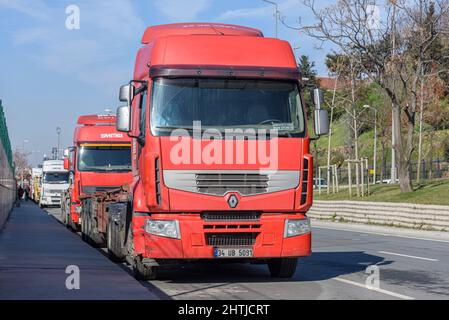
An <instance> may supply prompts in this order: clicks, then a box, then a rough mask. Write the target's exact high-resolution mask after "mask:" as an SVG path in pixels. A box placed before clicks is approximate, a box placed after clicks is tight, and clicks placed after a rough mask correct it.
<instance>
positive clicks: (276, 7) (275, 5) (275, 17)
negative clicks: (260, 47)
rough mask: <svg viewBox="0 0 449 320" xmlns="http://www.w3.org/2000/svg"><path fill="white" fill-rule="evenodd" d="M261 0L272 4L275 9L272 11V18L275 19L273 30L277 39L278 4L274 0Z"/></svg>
mask: <svg viewBox="0 0 449 320" xmlns="http://www.w3.org/2000/svg"><path fill="white" fill-rule="evenodd" d="M262 1H263V2H266V3H269V4H272V5H274V8H275V10H276V11H275V13H274V19H275V29H274V30H275V32H274V34H275V38H276V39H277V37H278V17H279V10H278V4H277V3H276V2H274V1H269V0H262Z"/></svg>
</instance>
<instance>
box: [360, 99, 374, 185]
mask: <svg viewBox="0 0 449 320" xmlns="http://www.w3.org/2000/svg"><path fill="white" fill-rule="evenodd" d="M363 107H364V108H367V109H372V110H374V151H373V166H374V168H373V169H374V172H373V185H374V184H376V176H377V175H376V168H377V110H376V108H373V107H371V106H369V105H364V106H363Z"/></svg>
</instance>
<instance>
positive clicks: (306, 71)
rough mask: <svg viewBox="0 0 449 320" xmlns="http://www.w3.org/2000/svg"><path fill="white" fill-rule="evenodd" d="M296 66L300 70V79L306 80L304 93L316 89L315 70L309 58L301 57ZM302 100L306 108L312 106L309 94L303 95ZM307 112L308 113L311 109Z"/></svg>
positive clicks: (313, 63)
mask: <svg viewBox="0 0 449 320" xmlns="http://www.w3.org/2000/svg"><path fill="white" fill-rule="evenodd" d="M298 65H299V69H300V70H301V75H302V77H303V78H307V80H306V81H304V82H305V89H306V91H308V92H310V91H311V90H313V89H315V88H317V87H318V81H317V79H316V75H317V72H316V70H315V62H313V61H310V59H309V56H306V55H302V56H300V57H299V61H298ZM304 99H305V100H306V101H305V102H306V105H307V106H313V103H312V98H311V95H310V94H305V95H304ZM308 110H309V112H310V110H311V108H309V109H308Z"/></svg>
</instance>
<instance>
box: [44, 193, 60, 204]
mask: <svg viewBox="0 0 449 320" xmlns="http://www.w3.org/2000/svg"><path fill="white" fill-rule="evenodd" d="M39 203H40V204H42V205H47V206H51V205H58V206H59V205H61V195H51V196H43V197H41V199H40V201H39Z"/></svg>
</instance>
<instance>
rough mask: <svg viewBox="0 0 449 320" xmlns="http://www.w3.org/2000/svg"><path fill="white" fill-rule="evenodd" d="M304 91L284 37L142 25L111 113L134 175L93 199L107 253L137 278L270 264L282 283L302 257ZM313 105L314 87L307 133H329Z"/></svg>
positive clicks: (308, 194)
mask: <svg viewBox="0 0 449 320" xmlns="http://www.w3.org/2000/svg"><path fill="white" fill-rule="evenodd" d="M303 90H304V86H303V82H302V79H301V75H300V71H299V70H298V67H297V64H296V61H295V57H294V54H293V51H292V48H291V46H290V45H289V43H288V42H286V41H282V40H278V39H272V38H266V37H264V36H263V34H262V32H261V31H259V30H256V29H252V28H246V27H241V26H236V25H228V24H215V23H184V24H169V25H160V26H153V27H149V28H148V29H147V30H146V31H145V33H144V35H143V37H142V47H141V48H140V49H139V51H138V53H137V57H136V63H135V69H134V75H133V79H132V80H131V81H130V83H129V84H127V85H124V86H122V87H121V88H120V100H121V101H123V102H126V105H125V106H122V107H119V108H118V109H117V130H118V131H120V132H124V133H127V134H128V136H129V137H130V138H131V139H132V147H131V155H132V156H131V157H132V173H133V179H132V182H131V184H130V186H129V189H127V190H120V191H117V192H115V193H110V194H107V195H106V194H105V193H104V194H103V195H100V194H99V195H97V197H96V198H95V199H93V201H94V202H95V205H94V206H101V207H102V208H105V209H104V211H105V212H107V214H105V215H103V218H104V219H105V221H104V222H103V225H105V224H107V225H108V227H107V231H106V236H107V246H108V252H109V253H110V256H111V257H113V258H114V260H124V259H126V260H127V261H128V262H129V263H130V264H132V266H133V270H134V273H135V276H136V277H137V278H138V279H153V278H155V277H156V271H157V268H158V267H160V266H163V265H164V264H167V263H173V262H183V261H198V260H211V259H215V260H219V259H223V260H227V261H233V262H252V263H267V264H268V267H269V271H270V273H271V275H272V276H274V277H291V276H292V275H293V274H294V272H295V270H296V266H297V260H298V257H301V256H308V255H309V254H310V253H311V230H310V224H309V220H308V218H307V216H306V213H307V211H308V209H309V208H310V206H311V205H312V192H313V191H312V187H313V182H312V181H313V180H312V168H313V165H312V156H311V154H310V153H309V143H310V136H309V133H308V128H307V119H306V111H305V106H304V99H303ZM322 100H323V95H322V92H321V91H320V90H319V89H316V90H314V93H313V101H314V103H315V110H314V120H315V121H314V123H315V136H320V135H322V134H326V133H327V128H328V120H327V112H326V111H325V110H322V109H321V105H322ZM84 222H85V221H83V223H84Z"/></svg>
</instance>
